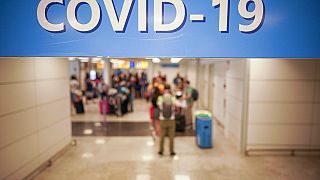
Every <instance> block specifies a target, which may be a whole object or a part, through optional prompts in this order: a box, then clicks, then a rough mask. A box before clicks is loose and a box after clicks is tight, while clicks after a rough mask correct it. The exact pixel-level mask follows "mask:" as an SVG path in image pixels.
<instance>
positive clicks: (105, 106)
mask: <svg viewBox="0 0 320 180" xmlns="http://www.w3.org/2000/svg"><path fill="white" fill-rule="evenodd" d="M99 106H100V113H101V114H108V113H109V103H108V100H101V101H100V102H99Z"/></svg>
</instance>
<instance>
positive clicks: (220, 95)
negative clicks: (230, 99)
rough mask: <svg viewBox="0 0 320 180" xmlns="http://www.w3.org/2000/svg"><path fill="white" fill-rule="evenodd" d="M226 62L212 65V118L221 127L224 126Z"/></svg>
mask: <svg viewBox="0 0 320 180" xmlns="http://www.w3.org/2000/svg"><path fill="white" fill-rule="evenodd" d="M226 68H227V61H223V62H218V63H215V64H214V77H213V81H214V98H213V110H212V112H213V113H214V116H215V117H216V118H217V121H219V122H220V123H221V124H222V125H223V126H225V125H226V113H225V110H226V107H225V102H226V88H225V87H224V86H225V85H226V70H227V69H226Z"/></svg>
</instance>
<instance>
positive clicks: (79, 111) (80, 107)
mask: <svg viewBox="0 0 320 180" xmlns="http://www.w3.org/2000/svg"><path fill="white" fill-rule="evenodd" d="M73 105H74V108H75V109H76V112H77V114H84V106H83V102H82V100H80V101H78V102H74V103H73Z"/></svg>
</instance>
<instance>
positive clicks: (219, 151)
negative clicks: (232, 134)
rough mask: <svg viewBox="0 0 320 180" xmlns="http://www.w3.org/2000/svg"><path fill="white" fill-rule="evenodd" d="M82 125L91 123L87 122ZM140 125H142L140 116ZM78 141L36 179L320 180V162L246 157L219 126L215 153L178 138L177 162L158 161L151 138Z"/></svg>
mask: <svg viewBox="0 0 320 180" xmlns="http://www.w3.org/2000/svg"><path fill="white" fill-rule="evenodd" d="M143 111H145V110H143ZM138 112H139V111H138ZM140 113H142V110H141V112H140ZM143 113H145V112H143ZM137 114H138V113H137ZM85 116H88V115H85ZM76 117H80V116H76ZM76 117H73V119H76ZM83 117H84V116H83ZM125 118H126V117H123V118H122V119H114V120H113V121H115V122H116V121H122V120H125ZM89 119H90V118H89ZM130 119H133V118H130V116H128V119H127V120H130ZM142 119H143V118H142ZM83 120H85V121H87V120H86V119H85V118H83ZM90 120H91V121H93V120H94V119H90ZM136 120H139V116H137V119H136ZM88 121H89V120H88ZM75 139H76V140H77V141H78V145H77V146H76V147H71V148H70V149H69V150H68V151H67V152H66V153H65V154H64V155H62V156H61V157H60V158H58V159H57V161H55V162H54V163H53V166H51V167H50V168H48V169H46V170H45V171H43V172H42V173H41V174H40V175H38V176H37V177H36V178H35V179H36V180H73V179H76V180H82V179H83V180H89V179H90V180H96V179H98V180H99V179H101V180H102V179H107V180H109V179H110V180H127V179H128V180H150V179H152V180H221V179H222V180H242V179H243V180H251V179H252V180H287V179H288V180H319V179H320V157H307V156H300V157H299V156H297V157H291V156H251V157H244V156H241V155H240V153H239V151H238V150H236V148H235V147H234V146H233V145H232V144H231V143H230V141H229V140H228V139H226V138H225V137H224V136H223V133H222V131H221V130H220V129H219V128H217V127H215V130H214V146H215V147H214V148H213V149H205V150H203V149H199V148H198V147H197V146H196V144H195V138H194V137H177V138H176V139H175V142H176V143H175V144H176V146H175V150H176V152H177V156H175V157H170V156H169V155H168V151H166V152H165V156H163V157H160V156H158V155H157V150H158V140H156V141H155V142H154V141H153V139H152V137H151V136H150V137H148V136H143V137H109V136H108V137H105V136H104V137H75Z"/></svg>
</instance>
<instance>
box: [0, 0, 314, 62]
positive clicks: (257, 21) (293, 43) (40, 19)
mask: <svg viewBox="0 0 320 180" xmlns="http://www.w3.org/2000/svg"><path fill="white" fill-rule="evenodd" d="M319 7H320V1H319V0H308V1H301V0H2V1H1V6H0V22H1V28H0V42H1V48H0V56H109V57H131V58H132V57H181V58H182V57H190V58H206V57H207V58H320V46H319V43H320V11H319Z"/></svg>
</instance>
